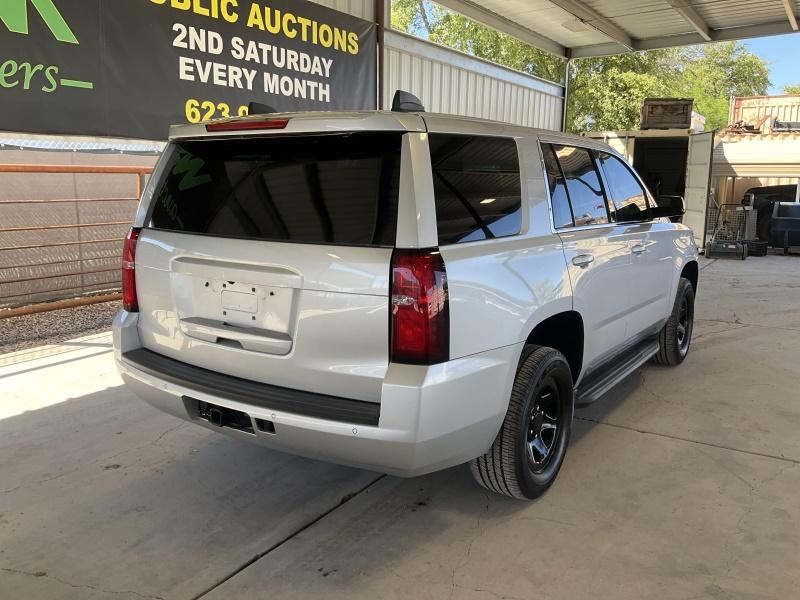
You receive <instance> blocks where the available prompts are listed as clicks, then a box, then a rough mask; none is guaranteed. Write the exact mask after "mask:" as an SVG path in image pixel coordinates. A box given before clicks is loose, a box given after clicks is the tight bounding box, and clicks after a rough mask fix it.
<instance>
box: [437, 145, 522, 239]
mask: <svg viewBox="0 0 800 600" xmlns="http://www.w3.org/2000/svg"><path fill="white" fill-rule="evenodd" d="M429 140H430V150H431V168H432V170H433V191H434V195H435V197H436V223H437V227H438V231H439V244H440V245H445V244H457V243H460V242H474V241H477V240H484V239H487V238H496V237H504V236H509V235H516V234H518V233H519V232H520V229H521V226H522V199H521V191H520V175H519V156H518V154H517V144H516V142H515V141H514V140H513V139H510V138H493V137H478V136H465V135H446V134H440V133H432V134H430V136H429Z"/></svg>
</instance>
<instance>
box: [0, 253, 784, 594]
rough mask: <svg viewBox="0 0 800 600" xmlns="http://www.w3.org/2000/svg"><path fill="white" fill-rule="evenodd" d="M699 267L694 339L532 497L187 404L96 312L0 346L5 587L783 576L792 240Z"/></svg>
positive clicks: (586, 584) (236, 590) (140, 589)
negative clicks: (248, 439) (232, 428)
mask: <svg viewBox="0 0 800 600" xmlns="http://www.w3.org/2000/svg"><path fill="white" fill-rule="evenodd" d="M702 267H703V271H702V274H701V289H700V296H699V299H698V306H697V319H698V320H697V323H696V329H695V339H694V343H693V346H692V352H691V354H690V356H689V358H688V359H687V361H686V362H685V363H684V365H682V366H681V367H680V368H679V369H666V368H657V367H647V368H644V369H642V370H640V371H639V372H638V373H636V374H635V375H633V376H632V377H630V378H629V379H628V380H626V381H625V382H623V383H622V384H621V385H620V386H618V387H617V389H615V390H613V391H612V392H611V393H610V394H608V396H607V397H606V398H605V399H603V401H601V402H600V403H598V404H596V405H594V406H593V407H590V408H589V409H585V410H581V411H579V412H578V413H577V423H576V428H575V433H574V437H573V440H572V445H571V447H570V451H569V453H568V455H567V459H566V462H565V465H564V467H563V469H562V471H561V474H560V476H559V478H558V480H557V482H556V483H555V485H554V486H553V488H552V489H551V490H550V492H549V493H548V494H546V495H545V496H544V497H543V498H541V499H540V500H539V501H537V502H533V503H523V502H518V501H513V500H509V499H505V498H502V497H499V496H493V495H490V494H487V493H485V492H484V491H483V490H482V489H481V488H478V487H477V486H476V485H475V484H473V482H472V480H471V477H470V475H469V473H468V471H467V470H466V469H465V468H455V469H450V470H448V471H444V472H441V473H436V474H433V475H429V476H426V477H422V478H419V479H412V480H401V479H396V478H392V477H385V476H380V475H377V474H374V473H368V472H365V471H357V470H354V469H347V468H343V467H337V466H332V465H328V464H324V463H319V462H313V461H309V460H305V459H300V458H295V457H291V456H287V455H283V454H279V453H275V452H269V451H266V450H264V449H262V448H259V447H256V446H250V445H247V444H244V443H240V442H237V441H234V440H230V439H228V438H226V437H223V436H219V435H216V434H214V433H213V432H208V431H206V430H204V429H201V428H198V427H193V426H192V425H190V424H184V423H182V422H181V421H178V420H176V419H174V418H172V417H169V416H166V415H163V414H160V413H158V412H157V411H155V410H154V409H151V408H149V407H148V406H146V405H145V404H143V403H141V402H140V401H138V400H136V399H135V398H133V397H132V396H131V395H130V394H129V393H128V392H127V391H126V390H125V389H124V388H123V387H121V385H120V380H119V379H118V377H117V375H116V373H115V372H114V367H113V364H112V360H111V354H110V340H109V337H108V336H107V335H100V336H94V337H91V338H85V339H83V340H78V341H76V342H72V343H65V344H61V345H58V346H55V347H48V348H41V349H37V350H35V351H25V352H23V353H19V354H16V355H5V356H0V598H2V599H6V598H8V599H14V600H17V599H23V598H25V599H27V598H37V599H45V600H46V599H51V598H52V599H65V598H80V599H89V600H92V599H101V598H102V599H111V598H114V599H116V600H129V599H130V600H135V599H141V598H163V599H173V598H174V599H178V598H180V599H184V598H185V599H189V598H200V597H202V598H205V599H207V600H212V599H214V600H216V599H220V600H222V599H225V600H233V599H237V598H261V597H263V598H280V599H282V600H283V599H287V598H310V597H320V596H321V597H325V598H370V599H372V598H401V599H403V600H408V599H411V598H413V599H417V598H431V599H433V598H436V599H439V598H458V599H470V600H471V599H475V600H479V599H492V598H512V599H513V598H517V599H530V598H537V599H538V598H559V599H563V598H569V599H579V598H592V599H595V598H615V599H628V598H631V599H634V598H635V599H641V598H659V599H660V598H683V599H689V598H720V599H721V598H725V599H729V598H747V599H750V598H774V599H781V600H783V599H787V598H795V597H797V595H798V590H800V468H798V463H800V434H798V431H800V392H798V388H799V386H800V377H798V375H800V368H798V366H797V364H798V360H800V310H798V307H800V262H798V260H797V258H793V257H786V258H785V257H782V256H771V257H767V258H751V259H748V260H747V261H746V262H744V263H742V262H738V261H716V262H710V261H704V262H703V265H702ZM0 326H2V323H1V322H0Z"/></svg>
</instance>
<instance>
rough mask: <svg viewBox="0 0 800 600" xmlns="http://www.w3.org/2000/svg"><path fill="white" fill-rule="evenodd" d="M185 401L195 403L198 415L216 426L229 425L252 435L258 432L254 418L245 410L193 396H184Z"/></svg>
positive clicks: (230, 427) (228, 426)
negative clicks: (255, 428) (254, 427)
mask: <svg viewBox="0 0 800 600" xmlns="http://www.w3.org/2000/svg"><path fill="white" fill-rule="evenodd" d="M183 401H184V403H186V402H187V401H188V402H191V403H194V404H195V405H196V407H197V416H198V417H199V418H201V419H203V420H204V421H208V422H209V423H211V424H212V425H214V426H215V427H220V428H222V427H227V428H229V429H235V430H236V431H242V432H244V433H249V434H250V435H255V434H256V432H255V430H254V429H253V420H252V419H251V418H250V415H248V414H247V413H245V412H242V411H240V410H233V409H232V408H226V407H225V406H217V405H216V404H211V403H210V402H203V401H202V400H195V399H193V398H186V397H184V399H183Z"/></svg>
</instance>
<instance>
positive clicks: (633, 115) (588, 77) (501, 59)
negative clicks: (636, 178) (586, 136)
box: [392, 0, 800, 132]
mask: <svg viewBox="0 0 800 600" xmlns="http://www.w3.org/2000/svg"><path fill="white" fill-rule="evenodd" d="M392 26H393V27H394V28H396V29H399V30H401V31H406V32H408V33H411V34H414V35H418V36H420V37H423V38H426V39H429V40H430V41H432V42H436V43H439V44H443V45H445V46H449V47H451V48H455V49H456V50H460V51H462V52H466V53H467V54H472V55H474V56H478V57H480V58H483V59H486V60H490V61H492V62H495V63H498V64H501V65H504V66H506V67H510V68H512V69H516V70H518V71H522V72H523V73H528V74H530V75H536V76H539V77H543V78H545V79H549V80H551V81H557V82H561V81H563V80H564V68H565V65H564V61H563V60H561V59H560V58H559V57H555V56H553V55H551V54H548V53H547V52H544V51H542V50H538V49H536V48H532V47H531V46H529V45H527V44H525V43H524V42H521V41H519V40H517V39H515V38H512V37H510V36H508V35H506V34H503V33H500V32H498V31H495V30H494V29H491V28H489V27H486V26H485V25H481V24H479V23H475V22H474V21H472V20H470V19H467V18H466V17H463V16H461V15H459V14H457V13H454V12H451V11H449V10H447V9H444V8H442V7H440V6H439V5H437V4H434V3H433V2H430V1H429V0H393V2H392ZM769 85H770V82H769V66H768V65H767V63H766V62H765V61H764V60H762V59H761V58H759V57H758V56H756V55H755V54H752V53H751V52H749V51H748V50H747V48H746V47H745V46H744V45H743V44H740V43H737V42H724V43H717V44H706V45H703V46H692V47H688V48H678V49H668V50H652V51H649V52H634V53H630V54H623V55H619V56H610V57H602V58H587V59H581V60H576V61H573V63H572V69H571V74H570V89H571V91H570V106H569V110H568V112H567V125H568V128H569V129H570V130H571V131H576V132H581V131H589V130H595V131H597V130H613V129H637V128H638V127H639V123H640V118H641V107H642V101H643V100H644V99H645V98H648V97H674V98H694V100H695V110H696V111H697V112H699V113H701V114H702V115H704V116H705V117H706V128H707V129H712V128H713V129H717V128H722V127H725V126H726V125H727V124H728V107H729V102H730V97H731V96H753V95H761V94H765V93H766V91H767V89H768V88H769ZM790 89H794V90H795V91H794V92H792V91H790ZM786 91H787V93H797V92H800V86H795V87H792V86H790V87H789V88H787V89H786Z"/></svg>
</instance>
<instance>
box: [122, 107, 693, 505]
mask: <svg viewBox="0 0 800 600" xmlns="http://www.w3.org/2000/svg"><path fill="white" fill-rule="evenodd" d="M408 104H410V107H408ZM405 106H406V107H405V108H404V104H403V103H402V102H398V103H397V108H398V110H394V111H392V112H354V113H297V114H262V115H251V116H249V117H241V118H235V119H228V120H222V121H216V122H210V123H207V124H200V125H187V126H179V127H175V128H173V130H172V132H171V138H170V143H169V146H168V147H167V149H166V151H165V152H164V155H163V156H162V157H161V160H160V161H159V163H158V166H157V168H156V170H155V172H154V174H153V177H152V179H151V181H150V182H149V184H148V186H147V188H146V190H145V192H144V194H143V197H142V200H141V203H140V205H139V209H138V213H137V215H136V219H135V222H134V227H133V229H132V230H131V232H130V234H129V236H128V238H127V241H126V244H125V252H124V259H123V284H124V298H125V300H124V304H125V307H124V310H122V311H121V312H120V313H119V315H118V316H117V318H116V320H115V322H114V347H115V354H116V361H117V365H118V367H119V370H120V372H121V374H122V377H123V379H124V380H125V382H126V383H127V385H129V386H130V388H131V389H132V390H133V391H134V392H135V393H136V394H138V395H139V396H140V397H141V398H143V399H144V400H146V401H147V402H149V403H150V404H152V405H154V406H156V407H157V408H160V409H161V410H164V411H166V412H168V413H170V414H173V415H175V416H177V417H180V418H182V419H186V420H190V421H192V422H195V423H197V424H199V425H202V426H205V427H208V428H211V429H216V430H219V431H221V432H224V433H226V434H228V435H230V436H234V437H236V438H239V439H245V440H250V441H254V442H257V443H261V444H263V445H265V446H268V447H271V448H276V449H278V450H284V451H288V452H292V453H296V454H300V455H304V456H309V457H313V458H318V459H323V460H329V461H334V462H338V463H343V464H348V465H354V466H358V467H363V468H367V469H374V470H378V471H382V472H386V473H391V474H395V475H400V476H415V475H420V474H423V473H428V472H431V471H435V470H438V469H444V468H446V467H450V466H453V465H458V464H461V463H465V462H469V463H470V464H471V468H472V472H473V474H474V476H475V478H476V479H477V481H478V482H479V483H480V484H481V485H483V486H484V487H486V488H488V489H490V490H493V491H495V492H499V493H502V494H507V495H509V496H513V497H517V498H534V497H536V496H538V495H540V494H541V493H542V492H543V491H544V490H546V489H547V487H548V486H549V485H550V484H551V483H552V482H553V480H554V479H555V477H556V474H557V473H558V470H559V468H560V466H561V464H562V461H563V459H564V455H565V452H566V449H567V445H568V442H569V438H570V428H571V421H572V417H573V410H574V406H576V405H578V406H580V405H585V404H588V403H591V402H593V401H595V400H596V399H598V398H599V397H600V396H602V395H603V394H604V393H605V392H607V391H608V390H610V389H611V388H612V387H613V386H614V385H615V384H616V383H617V382H619V381H620V380H621V379H623V378H624V377H626V376H627V375H628V374H630V373H631V372H632V371H633V370H634V369H636V368H637V367H639V366H641V365H642V364H643V363H645V362H646V361H648V360H650V359H654V360H655V361H656V362H658V363H661V364H667V365H676V364H678V363H680V362H682V361H683V359H684V357H685V356H686V354H687V352H688V349H689V343H690V340H691V335H692V321H693V308H694V294H695V290H696V288H697V278H698V266H697V248H696V246H695V243H694V239H693V237H692V234H691V231H690V230H689V229H687V228H686V227H684V226H683V225H680V224H673V223H671V222H670V219H669V218H668V217H677V216H679V215H680V214H681V213H682V202H680V205H678V206H676V205H675V199H668V200H667V201H665V202H662V203H660V205H657V204H656V202H654V200H653V198H652V197H651V195H650V194H649V193H648V191H647V190H646V188H645V186H644V185H643V184H642V182H641V180H640V179H639V177H638V176H637V175H636V174H635V173H634V171H633V170H632V169H631V168H630V167H629V166H628V165H627V164H626V163H625V162H624V161H623V160H622V159H621V158H620V157H619V156H618V155H617V154H616V153H615V152H614V151H613V150H612V149H610V148H609V147H608V146H606V145H604V144H601V143H598V142H595V141H591V140H589V139H586V138H579V137H574V136H569V135H563V134H560V133H555V132H552V131H540V130H534V129H528V128H523V127H515V126H511V125H505V124H501V123H495V122H489V121H483V120H476V119H466V118H459V117H453V116H443V115H433V114H426V113H424V112H421V110H420V109H421V107H420V106H417V105H416V103H415V102H410V103H409V102H406V103H405ZM409 110H410V111H411V112H409Z"/></svg>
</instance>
